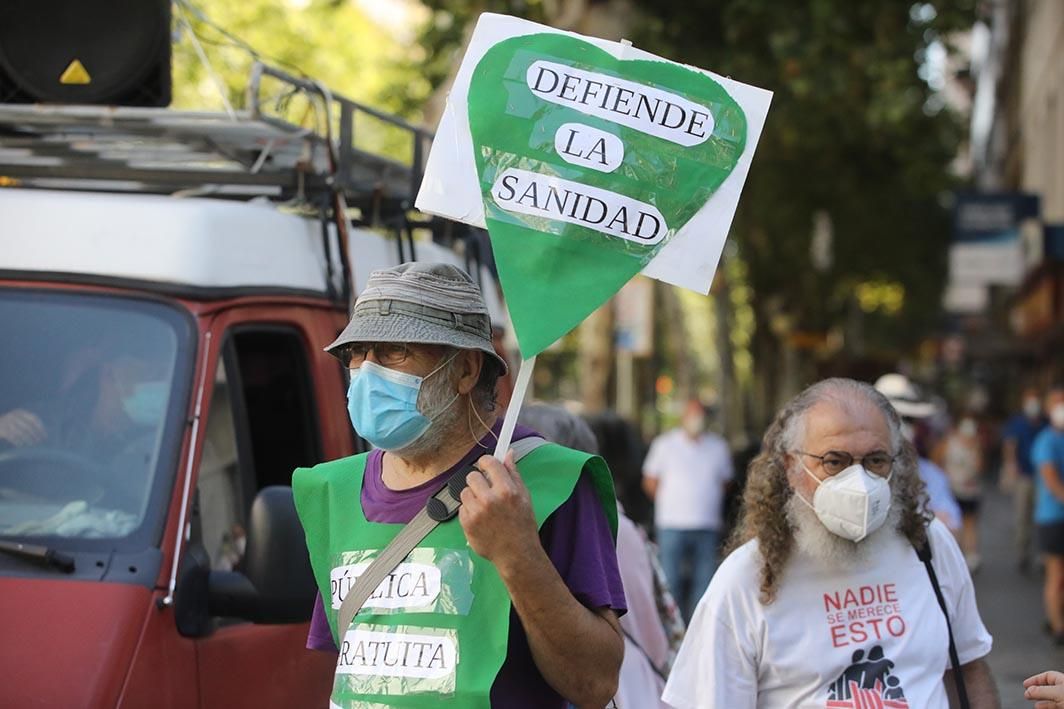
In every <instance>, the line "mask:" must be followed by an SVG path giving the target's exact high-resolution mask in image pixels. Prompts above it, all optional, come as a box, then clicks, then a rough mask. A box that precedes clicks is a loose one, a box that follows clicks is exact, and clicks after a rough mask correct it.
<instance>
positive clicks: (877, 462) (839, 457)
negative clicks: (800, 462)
mask: <svg viewBox="0 0 1064 709" xmlns="http://www.w3.org/2000/svg"><path fill="white" fill-rule="evenodd" d="M795 453H799V454H801V455H807V456H809V457H810V458H816V459H817V460H819V461H820V464H821V465H822V466H823V467H824V470H825V471H826V472H827V473H828V475H837V474H839V473H841V472H842V471H843V470H846V468H848V467H850V466H851V465H853V464H854V463H860V464H861V465H863V466H864V468H865V470H867V471H869V472H870V473H875V474H876V475H887V474H888V473H889V472H890V470H891V468H893V467H894V461H895V460H897V458H898V456H896V455H890V454H889V453H887V452H886V451H872V452H871V453H869V454H868V455H866V456H862V457H860V458H855V457H853V456H852V455H850V454H849V453H847V452H846V451H828V452H827V453H825V454H824V455H816V454H815V453H806V452H805V451H795Z"/></svg>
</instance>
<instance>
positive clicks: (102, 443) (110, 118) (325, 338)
mask: <svg viewBox="0 0 1064 709" xmlns="http://www.w3.org/2000/svg"><path fill="white" fill-rule="evenodd" d="M330 100H336V101H341V102H343V101H344V100H343V99H339V98H335V97H330ZM352 105H354V104H349V103H343V104H342V108H343V112H345V115H347V116H348V117H350V111H351V106H352ZM352 120H353V119H352ZM341 132H342V131H341ZM422 137H423V136H422V135H420V134H418V133H415V134H414V140H415V141H417V140H420V139H421V138H422ZM308 146H309V147H308ZM330 147H335V146H329V145H328V144H327V143H324V142H323V141H322V139H321V137H320V136H317V135H313V134H308V132H307V131H305V130H301V129H299V128H297V127H295V126H287V125H285V124H282V123H280V122H277V121H269V120H267V119H264V118H262V117H261V116H258V115H242V116H240V117H239V120H238V121H236V122H232V121H229V120H228V119H227V118H225V117H218V116H211V115H203V114H182V113H179V112H175V111H168V110H163V109H111V108H98V107H81V108H72V107H48V108H45V107H39V106H37V107H35V106H0V185H2V186H3V187H4V188H0V342H2V345H0V628H2V629H3V631H2V632H3V640H2V641H0V667H2V668H4V676H5V677H4V681H3V683H0V706H3V707H29V706H44V707H115V706H119V707H137V708H139V707H239V706H248V707H252V706H253V707H260V708H261V707H315V706H318V707H324V706H327V705H328V695H329V693H330V690H331V678H332V671H333V662H334V658H333V657H331V656H330V655H328V654H326V653H318V652H313V651H307V650H305V649H304V643H305V639H306V633H307V627H308V620H309V617H310V612H311V608H312V602H313V598H314V583H313V580H312V577H311V573H310V567H309V563H308V560H307V554H306V548H305V545H304V539H303V533H302V529H301V527H300V525H299V522H298V520H297V518H296V515H295V510H294V506H293V504H292V496H291V491H290V489H289V488H288V485H289V482H290V479H291V473H292V470H293V469H294V468H295V467H297V466H302V465H309V464H313V463H316V462H319V461H323V460H327V459H331V458H336V457H340V456H345V455H350V454H351V453H353V452H355V451H357V450H358V449H359V447H360V441H359V440H358V439H357V438H356V437H355V435H354V434H353V432H352V429H351V426H350V424H349V422H348V417H347V413H346V398H345V390H346V379H345V373H344V371H343V370H342V368H341V367H340V366H339V364H338V363H337V362H336V360H334V359H333V358H331V357H329V356H327V355H325V354H324V353H323V352H322V349H321V348H322V346H323V345H324V344H326V343H328V342H330V341H331V340H332V339H333V338H334V337H335V335H336V334H337V332H338V331H339V330H340V329H342V328H343V326H344V325H345V324H346V321H347V313H348V307H349V305H348V303H349V300H348V297H347V296H348V295H349V294H350V292H351V291H354V292H357V288H358V285H359V283H361V282H364V281H365V276H366V275H368V272H369V271H370V270H371V269H372V268H376V267H381V266H387V265H393V264H395V263H398V262H400V261H401V260H409V259H411V258H415V257H416V258H421V259H432V260H441V259H443V260H449V261H452V262H454V263H458V264H459V265H462V266H465V267H467V268H470V267H471V268H472V270H473V271H474V272H476V273H478V274H480V275H481V276H482V277H483V278H485V279H487V278H489V276H488V271H487V269H486V268H483V267H482V266H480V264H479V262H478V261H477V259H476V258H475V256H476V253H475V249H474V248H473V247H472V246H471V245H470V246H468V247H467V248H465V249H464V252H463V251H462V248H463V245H464V244H465V242H463V241H462V240H461V239H459V240H457V241H453V235H452V237H451V238H452V241H447V240H445V239H440V238H437V239H435V240H433V239H414V238H413V236H412V232H411V228H410V227H411V225H410V224H409V221H408V220H406V217H405V214H406V209H407V208H408V205H409V201H407V202H404V201H403V200H404V199H407V200H409V194H408V193H409V190H410V189H412V186H413V185H415V184H416V181H415V176H414V174H413V173H414V172H416V171H412V169H411V168H410V166H406V167H403V166H398V167H397V166H396V165H395V164H393V163H392V162H391V161H388V160H387V159H384V158H374V159H370V158H368V157H364V156H361V155H360V154H358V153H355V152H347V153H345V154H342V155H341V163H345V165H344V169H345V170H346V173H344V175H346V177H343V176H341V177H338V178H337V181H335V182H334V181H332V180H330V179H329V178H330V177H336V175H337V173H336V170H335V168H336V166H335V165H334V164H331V163H330V162H329V161H328V160H326V159H325V158H323V157H322V154H321V151H322V150H325V151H328V150H329V148H330ZM212 151H213V152H212ZM241 151H243V153H242V154H243V158H241V157H240V156H241ZM175 156H177V157H175ZM234 156H236V158H234ZM330 157H331V156H330ZM227 160H228V161H234V160H235V161H236V163H237V164H236V165H235V166H233V165H230V167H228V168H226V167H224V166H225V164H226V161H227ZM220 166H221V167H220ZM308 166H309V167H308ZM252 168H255V169H252ZM360 180H361V181H360ZM337 184H339V185H340V187H339V188H338V187H337ZM395 185H399V187H398V189H397V190H396V189H393V188H394V186H395ZM404 192H406V193H407V194H405V196H404V194H402V193H404ZM341 198H346V199H347V200H348V202H349V203H350V205H351V206H350V208H349V210H350V212H349V213H348V212H345V211H344V210H343V208H342V207H341V206H338V205H340V203H341ZM389 210H390V211H389ZM359 214H361V215H363V216H362V217H361V218H359ZM337 215H340V216H341V218H342V217H344V216H345V215H346V216H347V217H349V219H346V220H345V221H344V222H343V224H344V225H345V226H346V227H347V228H346V229H338V228H337V225H338V220H337ZM389 219H391V220H392V221H388V220H389ZM395 220H398V221H395ZM397 224H398V225H399V226H396V225H397ZM380 225H384V226H385V227H388V228H389V229H390V230H391V232H390V233H389V232H388V231H381V230H380V229H373V228H366V227H377V226H380ZM396 232H402V234H400V238H396V237H395V236H394V234H395V233H396ZM437 237H439V234H437ZM440 242H443V245H441V243H440ZM452 243H457V245H458V248H457V249H456V248H455V247H454V246H453V245H452ZM472 243H473V242H469V244H472ZM489 285H490V284H489ZM485 291H486V292H487V294H488V296H489V301H490V302H491V305H492V308H493V311H494V313H495V315H496V318H497V319H501V318H503V317H504V316H503V315H502V310H501V305H500V304H499V302H498V298H497V296H496V295H495V293H496V291H495V289H494V288H493V287H488V288H485Z"/></svg>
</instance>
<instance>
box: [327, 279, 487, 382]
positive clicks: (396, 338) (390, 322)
mask: <svg viewBox="0 0 1064 709" xmlns="http://www.w3.org/2000/svg"><path fill="white" fill-rule="evenodd" d="M352 342H409V343H414V344H424V345H447V346H450V347H457V348H459V349H463V350H480V351H481V352H483V353H484V354H486V355H488V356H490V357H491V358H492V359H494V361H495V362H496V363H498V365H499V366H500V367H501V368H502V372H503V373H505V372H506V371H507V369H508V368H507V366H506V361H505V360H504V359H503V358H502V357H500V356H499V355H498V353H496V352H495V348H494V347H493V346H492V341H491V318H490V316H489V314H488V306H487V305H485V303H484V296H483V295H482V294H481V292H480V288H479V287H478V286H477V284H476V283H474V282H473V279H472V278H470V277H469V274H467V273H466V272H465V271H463V270H462V269H460V268H458V267H457V266H452V265H450V264H447V263H417V262H414V263H404V264H400V265H398V266H394V267H392V268H385V269H382V270H379V271H373V272H372V273H371V274H370V276H369V280H368V281H367V282H366V287H365V288H364V289H363V291H362V293H361V295H359V296H358V300H356V301H355V308H354V312H353V313H352V314H351V322H349V323H348V324H347V327H345V328H344V331H343V332H341V333H340V336H339V337H337V338H336V340H334V341H333V343H332V344H331V345H329V346H328V347H326V348H325V351H326V352H328V353H329V354H331V355H333V356H334V357H339V356H340V353H339V352H338V350H339V349H340V348H341V347H343V346H344V345H347V344H350V343H352Z"/></svg>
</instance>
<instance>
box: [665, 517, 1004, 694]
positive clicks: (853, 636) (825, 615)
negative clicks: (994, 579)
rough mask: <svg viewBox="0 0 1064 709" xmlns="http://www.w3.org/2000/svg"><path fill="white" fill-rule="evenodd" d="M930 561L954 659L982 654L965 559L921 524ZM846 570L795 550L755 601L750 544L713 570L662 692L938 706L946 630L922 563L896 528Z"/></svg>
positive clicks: (755, 564)
mask: <svg viewBox="0 0 1064 709" xmlns="http://www.w3.org/2000/svg"><path fill="white" fill-rule="evenodd" d="M929 536H930V538H931V550H932V564H933V565H934V568H935V573H936V574H937V576H938V580H939V583H940V584H941V587H942V594H943V596H944V597H945V599H946V605H947V607H948V608H949V612H950V621H951V623H952V624H953V633H954V639H955V641H956V643H957V654H958V656H959V658H960V662H961V664H962V665H963V664H966V663H968V662H972V661H973V660H977V659H979V658H981V657H984V656H985V655H986V654H987V653H989V652H990V647H991V643H992V640H991V637H990V634H989V633H988V632H987V630H986V627H985V626H984V625H983V621H982V619H981V618H980V617H979V610H978V609H977V608H976V605H975V592H974V589H973V588H972V579H971V576H970V575H969V574H968V567H967V566H966V565H965V563H964V557H963V556H962V555H961V552H960V549H959V548H958V547H957V543H956V542H955V541H954V539H953V536H952V535H951V534H950V533H949V531H948V530H947V529H946V527H945V525H943V524H942V523H941V522H939V521H938V520H935V521H933V522H932V523H931V526H930V533H929ZM876 543H877V548H876V553H875V554H874V555H873V556H874V558H872V559H870V560H869V561H868V562H867V563H865V564H863V565H862V566H860V567H857V568H854V569H852V570H850V571H848V572H843V571H838V570H832V569H829V568H826V567H825V566H823V565H822V564H821V563H819V562H816V561H815V560H814V559H812V558H811V557H809V556H806V555H803V554H801V553H800V552H797V551H796V552H795V553H794V555H793V556H792V557H791V560H790V561H789V562H788V565H787V568H786V569H785V571H784V574H783V577H782V579H781V584H780V587H779V592H778V595H777V597H776V600H775V601H774V602H773V603H772V604H770V605H768V606H765V605H762V604H761V602H760V601H759V600H758V593H759V587H760V578H759V576H760V574H759V569H760V565H761V559H760V555H759V554H758V552H757V543H756V541H751V542H748V543H747V544H744V545H743V546H742V547H740V548H739V549H737V550H736V551H735V552H734V553H733V554H732V555H731V556H729V557H728V558H727V559H726V560H725V561H724V563H722V564H721V565H720V568H718V569H717V573H716V576H714V577H713V581H712V582H711V583H710V585H709V588H708V589H707V590H706V594H705V596H703V597H702V600H701V602H700V603H699V604H698V608H697V610H696V611H695V614H694V618H692V620H691V625H690V627H689V628H688V631H687V636H686V638H685V639H684V644H683V647H682V648H681V649H680V654H679V656H678V657H677V659H676V664H675V665H674V666H673V670H672V674H671V675H670V677H669V681H668V683H667V684H666V686H665V692H664V695H663V698H664V699H665V701H666V702H668V703H669V704H670V705H672V706H674V707H677V709H693V708H698V709H709V708H711V707H712V708H716V709H748V708H753V707H758V708H761V709H769V708H772V709H774V708H776V707H778V708H779V709H791V708H799V707H800V708H802V709H807V708H808V709H812V708H813V707H816V709H825V708H829V709H843V708H853V709H862V708H863V707H884V708H885V709H900V708H901V707H911V708H912V709H925V708H926V709H937V708H939V707H948V700H947V698H946V692H945V687H944V684H943V673H944V672H945V671H946V670H947V669H949V666H950V665H949V638H948V635H947V632H946V621H945V619H944V618H943V615H942V609H941V608H940V607H939V605H938V601H937V600H936V598H935V593H934V590H933V589H932V587H931V582H930V580H929V579H928V575H927V570H926V569H925V567H924V565H923V563H922V562H921V561H920V560H919V559H918V558H917V557H916V552H915V551H914V550H913V548H912V546H911V545H910V544H909V543H908V541H907V540H906V539H905V538H904V537H902V536H901V535H899V534H891V535H890V537H888V538H884V539H881V540H877V541H876Z"/></svg>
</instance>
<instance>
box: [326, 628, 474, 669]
mask: <svg viewBox="0 0 1064 709" xmlns="http://www.w3.org/2000/svg"><path fill="white" fill-rule="evenodd" d="M457 665H458V646H457V645H456V644H455V641H454V638H453V637H451V636H450V635H426V634H421V633H413V632H405V631H399V632H392V631H383V632H381V631H373V630H367V629H366V628H365V627H364V626H355V627H353V628H352V629H351V630H349V631H348V632H347V635H345V636H344V641H343V643H341V646H340V654H339V658H338V660H337V664H336V672H337V674H352V675H373V676H385V677H420V678H424V679H443V678H445V677H448V676H453V675H454V671H455V668H456V667H457Z"/></svg>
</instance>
